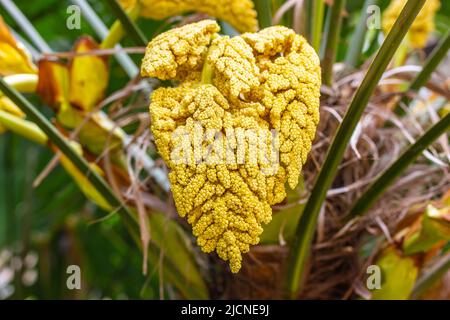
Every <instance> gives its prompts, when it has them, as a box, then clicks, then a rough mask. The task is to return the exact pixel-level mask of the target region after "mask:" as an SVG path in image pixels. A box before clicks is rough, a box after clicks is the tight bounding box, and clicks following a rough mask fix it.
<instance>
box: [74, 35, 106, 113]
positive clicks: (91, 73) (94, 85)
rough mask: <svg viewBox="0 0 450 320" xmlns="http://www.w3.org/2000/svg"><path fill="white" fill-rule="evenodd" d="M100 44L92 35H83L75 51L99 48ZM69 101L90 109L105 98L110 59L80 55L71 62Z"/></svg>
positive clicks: (78, 106)
mask: <svg viewBox="0 0 450 320" xmlns="http://www.w3.org/2000/svg"><path fill="white" fill-rule="evenodd" d="M98 48H99V47H98V44H97V43H96V42H95V41H94V40H93V39H92V38H90V37H87V36H85V37H81V38H80V39H79V40H78V41H77V43H76V44H75V47H74V49H73V52H74V53H83V52H89V51H91V50H97V49H98ZM69 77H70V82H69V101H70V103H71V104H72V105H73V106H75V107H76V108H79V109H82V110H85V111H90V110H92V109H93V108H94V107H95V106H96V104H97V103H98V102H99V101H100V100H101V99H102V98H103V96H104V93H105V90H106V87H107V86H108V77H109V72H108V61H107V59H106V58H105V57H103V56H98V55H78V56H74V57H73V58H72V59H71V61H70V62H69Z"/></svg>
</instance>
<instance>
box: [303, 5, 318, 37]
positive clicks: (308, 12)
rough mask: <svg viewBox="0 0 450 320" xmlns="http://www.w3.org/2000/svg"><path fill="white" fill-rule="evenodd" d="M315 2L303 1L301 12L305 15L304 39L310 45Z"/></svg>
mask: <svg viewBox="0 0 450 320" xmlns="http://www.w3.org/2000/svg"><path fill="white" fill-rule="evenodd" d="M314 1H317V0H304V2H303V10H304V12H305V14H304V15H303V16H304V18H305V21H304V24H305V26H304V28H305V38H306V39H307V40H308V42H309V43H312V29H313V27H312V25H313V23H314V22H313V15H314V13H313V2H314Z"/></svg>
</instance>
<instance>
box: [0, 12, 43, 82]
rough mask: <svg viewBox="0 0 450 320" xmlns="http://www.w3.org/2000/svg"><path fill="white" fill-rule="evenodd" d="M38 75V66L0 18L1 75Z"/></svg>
mask: <svg viewBox="0 0 450 320" xmlns="http://www.w3.org/2000/svg"><path fill="white" fill-rule="evenodd" d="M17 73H36V66H35V65H34V64H33V62H31V57H30V54H29V53H28V51H27V50H26V49H25V47H24V46H23V45H22V44H21V43H20V42H17V41H16V39H15V38H14V36H13V35H12V34H11V31H10V30H9V28H8V26H7V25H6V23H5V21H4V20H3V18H2V17H1V16H0V75H2V76H6V75H11V74H17Z"/></svg>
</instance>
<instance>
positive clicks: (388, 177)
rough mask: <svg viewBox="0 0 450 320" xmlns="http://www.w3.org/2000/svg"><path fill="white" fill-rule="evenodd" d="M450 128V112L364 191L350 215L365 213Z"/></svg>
mask: <svg viewBox="0 0 450 320" xmlns="http://www.w3.org/2000/svg"><path fill="white" fill-rule="evenodd" d="M449 129H450V113H448V114H447V115H446V116H444V117H443V118H442V119H441V120H439V121H438V122H437V123H436V124H434V125H433V126H432V127H431V128H430V129H429V130H428V131H427V132H425V133H424V134H423V135H422V136H421V137H420V138H419V139H418V140H417V141H416V142H415V143H414V144H412V145H411V146H409V148H408V149H407V150H406V151H405V152H404V153H403V154H402V155H401V156H400V157H399V158H398V159H397V160H396V161H395V162H394V163H393V164H392V165H391V166H390V167H389V168H388V169H386V170H385V171H384V172H383V173H382V174H380V175H379V176H378V177H377V178H376V180H375V182H373V183H372V184H371V185H370V187H369V188H368V189H367V190H366V191H365V192H364V194H363V195H362V196H361V197H360V198H359V200H357V201H356V203H355V204H354V206H353V208H352V209H351V210H350V217H355V216H358V215H362V214H364V213H365V212H366V211H367V210H368V209H369V208H370V207H371V206H372V205H373V204H374V203H375V201H376V200H377V199H378V198H379V197H380V196H381V194H382V193H383V191H385V190H386V189H387V187H388V186H389V185H390V184H391V183H392V182H393V181H394V180H395V178H397V177H398V176H399V175H400V174H401V173H402V172H403V171H404V170H405V169H406V168H407V167H408V166H409V165H410V164H411V163H412V162H414V160H415V159H416V158H417V157H418V156H419V155H420V154H421V153H422V152H423V151H424V150H425V149H426V148H427V147H428V146H429V145H430V144H432V143H433V142H434V141H435V140H436V139H437V138H439V137H440V136H441V135H442V134H444V133H445V132H446V131H448V130H449Z"/></svg>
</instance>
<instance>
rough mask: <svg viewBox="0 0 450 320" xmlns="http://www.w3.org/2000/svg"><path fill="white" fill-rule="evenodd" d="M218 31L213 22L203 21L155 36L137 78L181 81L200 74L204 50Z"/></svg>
mask: <svg viewBox="0 0 450 320" xmlns="http://www.w3.org/2000/svg"><path fill="white" fill-rule="evenodd" d="M180 30H182V32H181V31H180ZM219 30H220V27H219V25H218V24H217V23H216V22H215V21H212V20H204V21H201V22H198V23H193V24H190V25H187V26H184V27H181V28H175V29H172V30H169V31H167V32H164V33H163V34H160V35H158V36H157V37H155V38H154V39H153V40H152V41H151V42H150V43H149V45H148V46H147V49H146V51H145V56H144V59H143V61H142V66H141V75H142V76H144V77H156V78H159V79H161V80H167V79H181V80H183V79H185V78H186V77H188V76H189V75H190V74H191V73H192V72H195V71H198V72H200V71H201V69H202V65H203V62H204V56H205V53H206V51H207V47H208V46H209V45H210V43H211V41H212V38H213V37H215V35H216V34H217V32H219Z"/></svg>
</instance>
